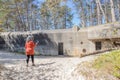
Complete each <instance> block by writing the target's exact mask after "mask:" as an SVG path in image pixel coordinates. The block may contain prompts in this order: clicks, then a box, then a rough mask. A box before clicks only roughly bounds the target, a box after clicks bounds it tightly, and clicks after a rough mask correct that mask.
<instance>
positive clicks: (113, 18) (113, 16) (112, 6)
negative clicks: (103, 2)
mask: <svg viewBox="0 0 120 80" xmlns="http://www.w3.org/2000/svg"><path fill="white" fill-rule="evenodd" d="M110 6H111V16H112V22H115V21H116V19H115V11H114V5H113V0H110Z"/></svg>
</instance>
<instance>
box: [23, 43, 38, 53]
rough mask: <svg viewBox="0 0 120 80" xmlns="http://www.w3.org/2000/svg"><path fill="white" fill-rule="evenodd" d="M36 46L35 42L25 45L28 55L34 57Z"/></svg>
mask: <svg viewBox="0 0 120 80" xmlns="http://www.w3.org/2000/svg"><path fill="white" fill-rule="evenodd" d="M35 46H36V44H35V43H34V42H33V41H29V42H26V43H25V51H26V55H34V48H35Z"/></svg>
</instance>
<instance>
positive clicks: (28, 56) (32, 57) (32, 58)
mask: <svg viewBox="0 0 120 80" xmlns="http://www.w3.org/2000/svg"><path fill="white" fill-rule="evenodd" d="M30 56H31V60H32V63H34V55H27V59H26V62H27V64H28V63H29V58H30Z"/></svg>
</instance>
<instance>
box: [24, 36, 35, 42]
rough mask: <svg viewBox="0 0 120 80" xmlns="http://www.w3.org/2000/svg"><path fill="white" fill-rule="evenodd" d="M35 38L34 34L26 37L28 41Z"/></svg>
mask: <svg viewBox="0 0 120 80" xmlns="http://www.w3.org/2000/svg"><path fill="white" fill-rule="evenodd" d="M33 40H34V37H33V36H32V35H29V36H28V37H27V39H26V42H28V41H33Z"/></svg>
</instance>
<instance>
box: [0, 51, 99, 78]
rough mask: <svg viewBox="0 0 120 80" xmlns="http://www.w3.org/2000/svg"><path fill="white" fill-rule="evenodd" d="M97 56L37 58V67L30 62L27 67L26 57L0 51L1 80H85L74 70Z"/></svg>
mask: <svg viewBox="0 0 120 80" xmlns="http://www.w3.org/2000/svg"><path fill="white" fill-rule="evenodd" d="M97 56H99V55H91V56H87V57H83V58H79V57H65V56H35V66H32V63H31V60H30V63H29V66H28V67H27V66H26V56H25V55H20V54H14V53H10V52H5V51H0V65H1V66H0V68H1V69H0V80H85V78H84V77H83V76H82V75H80V74H79V75H78V74H77V73H75V72H74V69H76V67H77V65H78V64H80V63H81V62H84V61H91V60H93V59H95V58H96V57H97ZM3 66H4V67H3Z"/></svg>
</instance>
